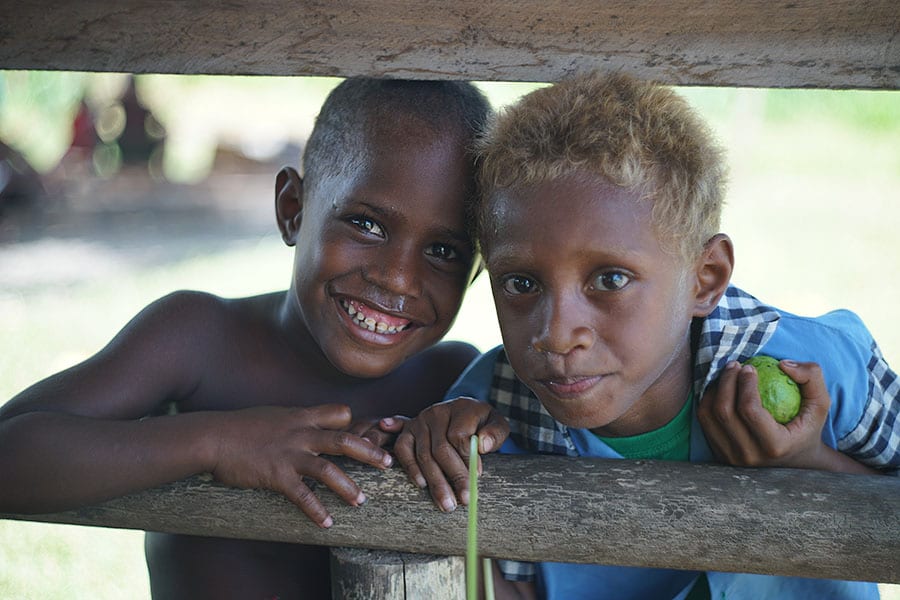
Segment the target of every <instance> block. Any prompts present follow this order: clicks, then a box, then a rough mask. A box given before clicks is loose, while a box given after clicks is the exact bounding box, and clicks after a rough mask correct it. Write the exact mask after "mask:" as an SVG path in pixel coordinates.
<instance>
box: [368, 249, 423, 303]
mask: <svg viewBox="0 0 900 600" xmlns="http://www.w3.org/2000/svg"><path fill="white" fill-rule="evenodd" d="M365 273H366V279H368V280H369V281H370V282H372V283H374V284H375V285H377V286H378V287H380V288H382V289H383V290H385V291H387V292H391V293H393V294H403V295H411V296H415V295H418V294H419V290H420V286H421V284H422V274H421V273H419V272H418V261H416V256H415V252H414V251H412V250H410V249H406V248H403V247H400V248H385V249H384V250H383V251H382V252H379V253H377V255H376V256H375V257H373V260H372V262H371V263H370V264H369V265H368V266H367V268H366V270H365Z"/></svg>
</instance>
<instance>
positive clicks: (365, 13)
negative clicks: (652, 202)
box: [0, 0, 900, 89]
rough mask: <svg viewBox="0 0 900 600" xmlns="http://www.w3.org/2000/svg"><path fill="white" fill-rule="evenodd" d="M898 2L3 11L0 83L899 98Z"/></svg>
mask: <svg viewBox="0 0 900 600" xmlns="http://www.w3.org/2000/svg"><path fill="white" fill-rule="evenodd" d="M898 32H900V2H897V0H855V1H848V0H795V1H793V2H773V1H771V0H668V1H666V2H658V1H655V0H642V1H637V2H635V1H631V0H607V1H604V2H597V1H596V0H573V1H567V2H552V1H551V2H548V1H547V0H458V1H455V2H445V1H443V0H416V1H414V2H412V1H398V0H382V1H372V0H346V1H342V2H327V1H322V0H292V1H291V2H285V1H283V0H237V1H233V2H219V1H218V0H193V1H191V2H183V1H180V0H119V1H117V2H107V1H106V0H78V1H77V2H72V1H71V0H30V1H28V2H14V1H13V0H0V68H2V69H56V70H87V71H125V72H138V73H147V72H149V73H207V74H257V75H263V74H264V75H333V76H349V75H370V76H379V77H416V78H454V79H460V78H461V79H475V80H516V81H554V80H556V79H558V78H559V77H561V76H562V75H564V74H566V73H569V72H572V71H583V70H587V69H592V68H602V69H616V70H618V69H621V70H625V71H628V72H631V73H633V74H635V75H638V76H641V77H646V78H652V79H656V80H659V81H662V82H665V83H672V84H682V85H713V86H761V87H821V88H872V89H900V34H898Z"/></svg>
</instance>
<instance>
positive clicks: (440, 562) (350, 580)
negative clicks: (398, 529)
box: [331, 548, 466, 600]
mask: <svg viewBox="0 0 900 600" xmlns="http://www.w3.org/2000/svg"><path fill="white" fill-rule="evenodd" d="M465 571H466V568H465V560H464V559H463V558H462V557H461V556H434V555H429V554H410V553H406V552H391V551H389V550H367V549H364V548H332V550H331V596H332V598H333V599H334V600H418V599H420V598H441V599H442V600H465V598H466V586H465V579H466V572H465Z"/></svg>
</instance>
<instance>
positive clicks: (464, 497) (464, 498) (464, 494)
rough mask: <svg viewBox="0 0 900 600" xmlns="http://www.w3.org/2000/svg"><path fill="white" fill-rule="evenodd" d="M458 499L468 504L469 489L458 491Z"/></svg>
mask: <svg viewBox="0 0 900 600" xmlns="http://www.w3.org/2000/svg"><path fill="white" fill-rule="evenodd" d="M459 501H460V502H462V503H463V504H465V505H466V506H468V505H469V490H463V491H462V492H461V493H460V495H459Z"/></svg>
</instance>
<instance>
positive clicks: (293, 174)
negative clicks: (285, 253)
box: [275, 167, 303, 246]
mask: <svg viewBox="0 0 900 600" xmlns="http://www.w3.org/2000/svg"><path fill="white" fill-rule="evenodd" d="M302 215H303V178H302V177H300V174H299V173H297V171H296V170H294V169H292V168H291V167H284V168H282V169H281V171H279V172H278V175H277V176H276V177H275V218H276V220H277V221H278V230H279V231H281V239H283V240H284V243H285V244H287V245H288V246H293V245H294V244H296V243H297V233H298V232H299V231H300V220H301V218H302Z"/></svg>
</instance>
